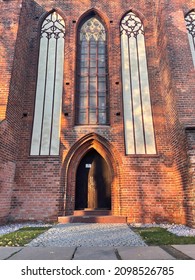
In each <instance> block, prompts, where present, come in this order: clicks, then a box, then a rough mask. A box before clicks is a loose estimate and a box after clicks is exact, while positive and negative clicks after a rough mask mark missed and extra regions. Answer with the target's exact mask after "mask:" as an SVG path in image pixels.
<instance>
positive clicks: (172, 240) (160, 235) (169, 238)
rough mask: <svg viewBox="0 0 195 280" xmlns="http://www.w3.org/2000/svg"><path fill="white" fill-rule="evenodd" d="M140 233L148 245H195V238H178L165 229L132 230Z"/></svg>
mask: <svg viewBox="0 0 195 280" xmlns="http://www.w3.org/2000/svg"><path fill="white" fill-rule="evenodd" d="M132 229H133V230H134V231H135V232H136V233H138V234H139V235H140V236H141V237H142V239H143V240H144V241H145V242H146V244H147V245H150V246H151V245H157V246H159V245H178V244H195V237H184V236H177V235H175V234H172V233H170V232H168V231H167V230H166V229H164V228H160V227H152V228H132Z"/></svg>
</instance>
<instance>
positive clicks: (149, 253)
mask: <svg viewBox="0 0 195 280" xmlns="http://www.w3.org/2000/svg"><path fill="white" fill-rule="evenodd" d="M117 250H118V254H119V256H120V257H121V259H122V260H174V258H173V257H172V256H171V255H169V254H168V253H167V252H165V251H164V250H163V249H161V248H159V247H154V246H149V247H146V248H144V250H143V247H121V248H117Z"/></svg>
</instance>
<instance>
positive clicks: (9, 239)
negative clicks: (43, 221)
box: [0, 227, 50, 247]
mask: <svg viewBox="0 0 195 280" xmlns="http://www.w3.org/2000/svg"><path fill="white" fill-rule="evenodd" d="M49 228H50V227H47V228H46V227H24V228H21V229H19V230H17V231H15V232H11V233H8V234H4V235H2V236H0V246H11V247H17V246H24V245H26V244H28V243H29V242H30V241H31V240H32V239H34V238H35V237H37V236H38V235H40V234H41V233H43V232H45V231H46V230H48V229H49Z"/></svg>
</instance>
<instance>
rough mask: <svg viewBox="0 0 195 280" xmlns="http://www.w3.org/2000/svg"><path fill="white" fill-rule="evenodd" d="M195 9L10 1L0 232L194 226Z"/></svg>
mask: <svg viewBox="0 0 195 280" xmlns="http://www.w3.org/2000/svg"><path fill="white" fill-rule="evenodd" d="M194 79H195V0H186V1H182V0H173V1H166V0H162V1H160V0H159V1H147V0H139V1H135V0H132V1H130V0H125V1H119V0H113V1H104V0H102V1H97V0H86V1H79V0H74V1H73V0H67V1H61V0H55V1H54V0H51V1H44V0H1V1H0V222H1V223H5V222H7V221H26V220H31V221H40V220H41V221H57V220H58V217H61V216H68V215H72V214H73V213H74V210H79V209H108V210H110V211H111V212H110V213H111V215H113V216H124V217H127V221H128V222H130V223H134V222H135V223H154V222H155V223H161V222H167V223H180V224H187V225H189V226H195V84H194Z"/></svg>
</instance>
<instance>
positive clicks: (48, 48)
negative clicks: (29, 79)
mask: <svg viewBox="0 0 195 280" xmlns="http://www.w3.org/2000/svg"><path fill="white" fill-rule="evenodd" d="M64 35H65V23H64V20H63V19H62V17H61V16H60V15H59V14H58V13H57V12H53V13H51V14H49V15H48V16H47V17H46V19H45V20H44V22H43V24H42V27H41V34H40V49H39V64H38V75H37V88H36V100H35V112H34V123H33V132H32V141H31V152H30V154H31V155H58V154H59V140H60V139H59V137H60V116H61V99H62V87H63V68H64Z"/></svg>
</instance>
